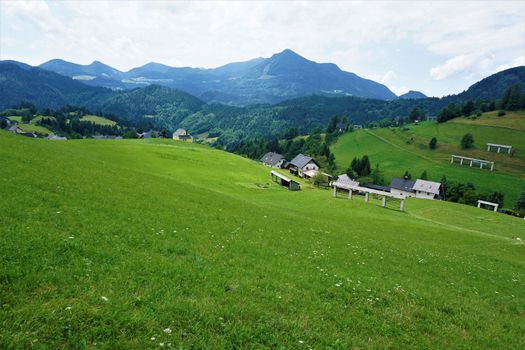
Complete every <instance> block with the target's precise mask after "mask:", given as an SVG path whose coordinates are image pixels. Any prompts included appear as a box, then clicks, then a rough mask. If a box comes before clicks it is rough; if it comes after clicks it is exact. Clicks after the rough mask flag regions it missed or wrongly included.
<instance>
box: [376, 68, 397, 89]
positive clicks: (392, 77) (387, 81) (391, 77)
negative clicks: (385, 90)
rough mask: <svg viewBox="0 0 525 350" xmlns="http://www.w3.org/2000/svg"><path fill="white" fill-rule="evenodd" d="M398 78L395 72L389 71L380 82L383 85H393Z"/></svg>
mask: <svg viewBox="0 0 525 350" xmlns="http://www.w3.org/2000/svg"><path fill="white" fill-rule="evenodd" d="M396 77H397V74H396V73H395V72H394V71H391V70H389V71H388V72H386V73H385V75H383V76H382V77H381V80H380V81H379V82H380V83H381V84H386V85H387V84H390V83H392V82H393V81H394V80H395V79H396Z"/></svg>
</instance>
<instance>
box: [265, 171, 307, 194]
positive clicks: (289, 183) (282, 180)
mask: <svg viewBox="0 0 525 350" xmlns="http://www.w3.org/2000/svg"><path fill="white" fill-rule="evenodd" d="M270 174H271V177H272V180H273V181H275V182H276V183H278V184H279V185H281V186H284V187H286V188H288V189H289V190H290V191H299V190H300V189H301V185H300V184H299V182H297V181H294V180H292V179H289V178H287V177H286V176H284V175H282V174H280V173H278V172H277V171H275V170H272V171H271V172H270Z"/></svg>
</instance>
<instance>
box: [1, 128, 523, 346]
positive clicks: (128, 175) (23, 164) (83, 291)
mask: <svg viewBox="0 0 525 350" xmlns="http://www.w3.org/2000/svg"><path fill="white" fill-rule="evenodd" d="M0 169H1V170H0V172H1V175H2V176H0V191H1V196H2V201H0V212H1V213H2V214H1V216H0V218H1V225H0V247H2V248H1V249H0V258H1V261H2V264H1V265H0V266H1V267H0V325H1V327H0V348H2V349H9V348H20V349H21V348H36V349H64V348H102V349H117V348H118V349H147V348H160V347H162V346H163V347H165V348H175V349H233V348H242V349H263V348H275V349H285V348H289V349H310V348H311V349H329V348H330V349H353V348H355V349H357V348H377V349H384V348H394V349H429V348H435V349H480V348H484V349H521V348H523V345H524V339H525V338H524V334H525V323H524V322H523V316H524V312H525V287H524V283H523V281H524V279H525V259H524V256H525V245H524V244H523V241H520V240H519V239H518V238H521V239H525V236H524V232H525V220H522V219H519V218H515V217H510V216H506V215H502V214H497V213H493V212H491V211H488V210H481V209H477V208H474V207H469V206H464V205H460V204H455V203H448V202H440V201H425V200H416V199H409V200H408V201H407V203H406V208H407V211H406V212H399V211H398V210H395V208H396V207H397V203H391V204H390V208H388V209H384V208H381V207H380V206H379V205H378V201H377V200H376V201H372V203H364V201H363V198H362V197H359V196H355V198H354V200H352V201H349V200H348V199H345V198H344V196H343V195H341V197H340V198H337V199H334V198H332V196H331V192H330V191H327V190H319V189H315V188H312V187H310V186H309V185H307V184H304V183H303V190H302V191H299V192H290V191H287V190H286V189H283V188H281V187H278V186H277V185H274V184H272V183H270V181H269V180H270V177H269V171H270V170H269V169H268V168H266V167H263V166H261V165H259V164H257V163H255V162H253V161H250V160H247V159H244V158H241V157H238V156H235V155H232V154H229V153H225V152H222V151H219V150H213V149H210V148H208V147H206V146H202V145H198V144H188V143H182V142H176V143H175V142H173V141H171V140H162V139H148V140H121V141H118V142H116V141H114V140H89V139H86V140H70V141H68V142H64V143H58V142H50V141H47V140H43V139H29V138H24V137H19V136H17V135H13V134H10V133H7V132H3V131H0ZM517 237H518V238H517Z"/></svg>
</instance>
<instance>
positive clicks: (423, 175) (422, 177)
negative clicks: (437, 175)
mask: <svg viewBox="0 0 525 350" xmlns="http://www.w3.org/2000/svg"><path fill="white" fill-rule="evenodd" d="M419 178H420V179H421V180H428V175H427V171H426V170H424V171H423V172H422V173H421V176H420V177H419Z"/></svg>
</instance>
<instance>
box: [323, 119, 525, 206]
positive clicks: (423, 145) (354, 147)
mask: <svg viewBox="0 0 525 350" xmlns="http://www.w3.org/2000/svg"><path fill="white" fill-rule="evenodd" d="M507 117H509V118H510V120H512V121H511V122H503V120H504V118H507ZM499 118H500V119H498V120H497V121H499V123H500V124H505V125H506V127H501V126H500V125H498V126H496V121H490V120H492V115H491V114H489V115H486V116H483V117H481V118H478V119H476V120H466V119H465V118H459V119H457V120H453V121H449V122H447V123H442V124H438V123H435V122H424V123H420V124H419V125H413V124H412V125H408V128H409V130H406V131H402V130H401V129H399V128H381V129H372V130H357V131H354V132H352V133H348V134H345V135H343V136H342V137H340V139H339V140H338V142H337V143H336V144H335V145H334V146H333V147H332V151H333V152H334V154H335V157H336V161H337V163H338V164H340V165H341V166H348V165H349V164H350V162H351V161H352V159H353V158H354V157H355V156H359V157H361V156H363V155H365V154H367V155H368V156H369V157H370V161H371V163H372V164H373V165H374V164H375V163H379V165H380V169H381V170H383V172H384V175H385V177H386V178H387V180H388V181H389V180H390V179H391V178H392V177H402V175H403V174H404V172H405V170H408V171H409V172H410V173H411V174H412V176H413V177H418V176H420V175H421V173H422V172H423V171H424V170H426V171H427V173H428V175H429V178H430V179H431V180H436V181H439V180H440V179H441V177H442V176H443V175H446V177H447V179H449V180H455V181H462V182H472V183H474V184H475V185H476V188H477V189H479V190H480V191H482V192H487V193H488V192H493V191H501V192H503V193H504V194H505V205H506V206H507V207H512V206H513V205H514V202H515V200H516V198H517V196H518V195H519V193H520V192H522V191H525V131H524V130H521V129H520V128H519V127H516V128H513V129H511V128H510V125H525V116H523V115H522V113H518V114H511V115H509V116H505V117H499ZM501 118H503V119H501ZM518 121H519V122H518ZM486 123H493V125H492V126H487V125H486ZM467 132H470V133H472V135H473V136H474V140H475V148H474V149H471V150H462V149H461V148H460V146H459V144H460V140H461V138H462V137H463V135H464V134H466V133H467ZM432 137H436V138H437V140H438V147H437V149H436V150H430V149H429V147H428V143H429V141H430V139H431V138H432ZM488 142H490V143H501V144H510V145H512V146H513V147H514V148H515V153H514V155H513V156H508V155H505V154H498V153H495V152H487V151H486V148H485V147H486V146H485V145H486V143H488ZM451 154H459V155H465V156H468V157H474V158H482V159H488V160H492V161H494V162H495V171H493V172H491V171H489V170H480V169H479V168H476V167H473V168H470V167H468V166H463V167H462V166H460V165H458V164H450V155H451Z"/></svg>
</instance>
